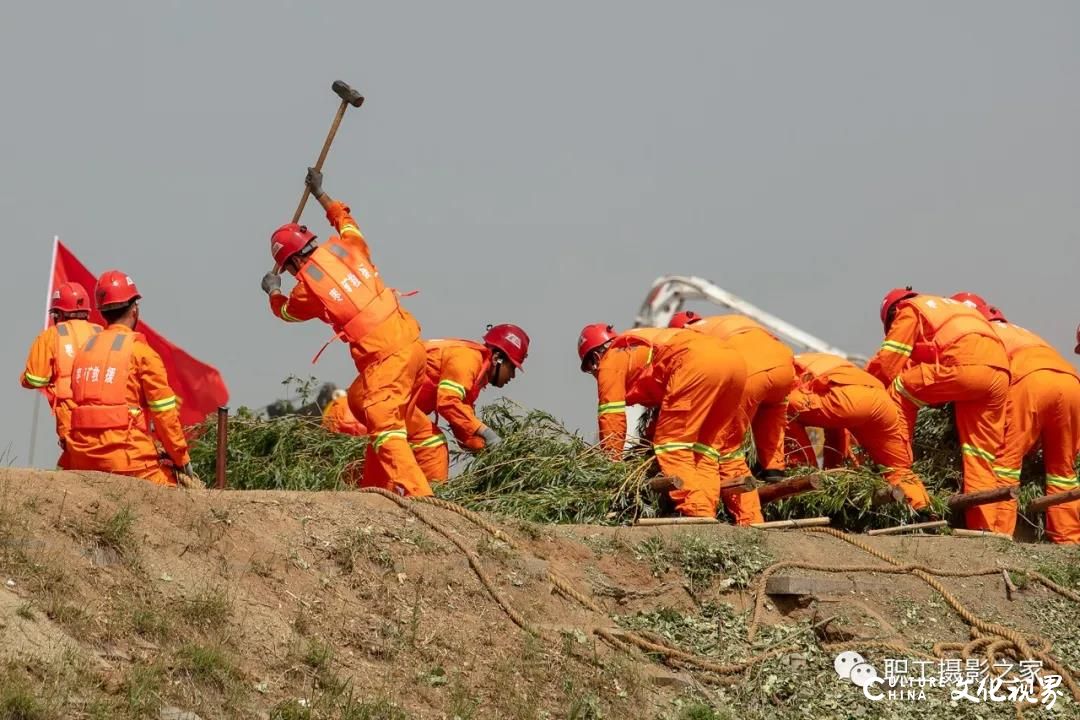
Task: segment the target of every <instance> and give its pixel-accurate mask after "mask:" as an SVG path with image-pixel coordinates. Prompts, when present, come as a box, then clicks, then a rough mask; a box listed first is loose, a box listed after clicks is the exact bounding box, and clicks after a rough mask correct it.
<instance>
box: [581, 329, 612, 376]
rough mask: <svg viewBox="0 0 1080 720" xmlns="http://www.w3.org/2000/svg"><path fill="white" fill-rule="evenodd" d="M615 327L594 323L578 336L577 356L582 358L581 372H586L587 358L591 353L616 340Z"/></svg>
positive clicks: (582, 330)
mask: <svg viewBox="0 0 1080 720" xmlns="http://www.w3.org/2000/svg"><path fill="white" fill-rule="evenodd" d="M615 334H616V333H615V327H614V326H612V325H608V324H606V323H593V324H592V325H586V326H585V327H583V328H582V329H581V334H580V335H578V341H577V354H578V357H579V358H581V370H582V371H583V372H584V371H585V358H587V357H589V353H591V352H592V351H593V350H596V349H598V348H600V347H603V346H604V345H606V344H607V343H609V342H611V341H612V340H614V339H615Z"/></svg>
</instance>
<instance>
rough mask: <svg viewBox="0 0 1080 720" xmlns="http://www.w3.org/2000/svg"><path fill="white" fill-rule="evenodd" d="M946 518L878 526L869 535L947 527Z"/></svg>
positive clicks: (895, 533) (868, 532)
mask: <svg viewBox="0 0 1080 720" xmlns="http://www.w3.org/2000/svg"><path fill="white" fill-rule="evenodd" d="M948 524H949V523H947V522H946V521H944V520H931V521H930V522H921V523H914V524H912V525H894V526H893V527H887V528H878V529H877V530H868V531H867V532H866V534H867V535H901V534H903V533H909V532H918V531H919V530H931V529H933V528H940V527H945V526H946V525H948Z"/></svg>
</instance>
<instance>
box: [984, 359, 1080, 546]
mask: <svg viewBox="0 0 1080 720" xmlns="http://www.w3.org/2000/svg"><path fill="white" fill-rule="evenodd" d="M1006 412H1007V420H1006V423H1005V450H1004V451H1003V452H1002V453H1001V456H1000V457H999V458H998V466H997V468H996V469H997V473H998V475H999V476H1000V477H1002V478H1004V479H1005V480H1006V481H1007V482H1008V483H1009V484H1011V485H1019V484H1020V469H1021V466H1022V465H1023V462H1024V456H1025V455H1027V454H1028V453H1029V452H1030V451H1031V449H1032V448H1033V447H1035V444H1036V443H1037V442H1039V440H1040V439H1041V440H1042V450H1043V462H1044V463H1045V465H1046V494H1047V495H1054V494H1056V493H1061V492H1066V491H1068V490H1074V489H1076V488H1077V487H1080V482H1078V481H1077V478H1076V453H1077V451H1078V450H1080V380H1077V378H1076V377H1075V376H1073V375H1069V374H1068V373H1063V372H1057V371H1055V370H1036V371H1035V372H1033V373H1030V374H1028V375H1025V376H1024V377H1022V378H1021V379H1020V380H1018V381H1017V382H1016V383H1014V384H1013V385H1012V386H1010V387H1009V403H1008V410H1007V411H1006ZM1001 504H1002V506H1003V511H1002V517H1000V518H999V521H998V522H999V524H1000V525H1001V526H1002V527H1005V526H1008V528H1009V529H1008V530H1006V532H1009V533H1011V532H1012V529H1013V528H1015V526H1016V501H1015V500H1011V501H1008V502H1005V503H1001ZM1046 535H1047V537H1049V538H1050V540H1051V542H1055V543H1062V544H1064V543H1069V544H1076V543H1080V500H1073V501H1072V502H1067V503H1062V504H1060V505H1054V506H1052V507H1050V508H1047V510H1046Z"/></svg>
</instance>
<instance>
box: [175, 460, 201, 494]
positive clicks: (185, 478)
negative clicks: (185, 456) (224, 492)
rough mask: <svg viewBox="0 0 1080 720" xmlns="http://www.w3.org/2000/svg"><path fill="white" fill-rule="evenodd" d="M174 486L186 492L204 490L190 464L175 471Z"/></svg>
mask: <svg viewBox="0 0 1080 720" xmlns="http://www.w3.org/2000/svg"><path fill="white" fill-rule="evenodd" d="M176 484H177V485H179V486H180V487H182V488H184V489H186V490H195V489H198V490H205V489H206V485H204V484H203V481H202V480H200V479H199V476H198V475H196V474H195V469H194V468H193V467H191V463H188V464H187V465H185V466H184V467H182V468H179V469H177V471H176Z"/></svg>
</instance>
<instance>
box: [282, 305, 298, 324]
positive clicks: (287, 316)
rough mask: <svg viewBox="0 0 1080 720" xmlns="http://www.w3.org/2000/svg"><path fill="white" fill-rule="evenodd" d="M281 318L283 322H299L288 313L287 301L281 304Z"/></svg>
mask: <svg viewBox="0 0 1080 720" xmlns="http://www.w3.org/2000/svg"><path fill="white" fill-rule="evenodd" d="M281 319H282V320H284V321H285V322H300V321H299V320H297V319H296V318H294V317H293V316H292V315H290V314H289V303H287V302H286V303H285V304H284V305H282V306H281Z"/></svg>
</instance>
